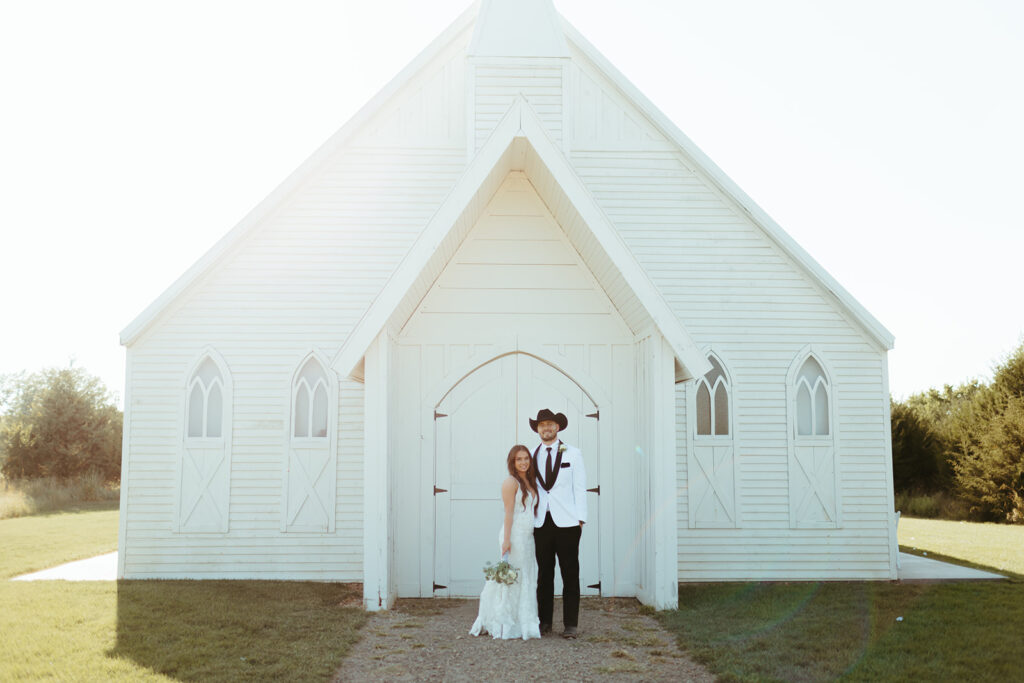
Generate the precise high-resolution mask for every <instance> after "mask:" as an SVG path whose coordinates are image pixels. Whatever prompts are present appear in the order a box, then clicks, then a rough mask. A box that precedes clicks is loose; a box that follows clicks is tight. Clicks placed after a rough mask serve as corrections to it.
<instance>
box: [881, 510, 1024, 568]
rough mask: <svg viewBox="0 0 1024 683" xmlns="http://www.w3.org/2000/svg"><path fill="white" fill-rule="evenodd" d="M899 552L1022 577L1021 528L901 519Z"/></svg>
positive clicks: (1023, 542) (1023, 537) (1023, 536)
mask: <svg viewBox="0 0 1024 683" xmlns="http://www.w3.org/2000/svg"><path fill="white" fill-rule="evenodd" d="M899 541H900V548H901V549H902V550H904V551H906V552H912V553H914V554H917V555H920V554H922V553H924V552H927V553H928V554H929V556H931V555H936V554H937V555H942V556H943V557H944V558H949V559H951V560H953V561H956V562H960V563H961V564H971V565H974V566H979V567H981V568H982V569H991V570H995V571H996V573H998V574H1004V573H1006V572H1013V573H1014V574H1019V575H1022V576H1024V526H1021V525H1016V526H1010V525H1008V524H992V523H987V524H975V523H972V522H951V521H947V520H943V519H917V518H914V517H904V518H903V519H901V520H900V526H899Z"/></svg>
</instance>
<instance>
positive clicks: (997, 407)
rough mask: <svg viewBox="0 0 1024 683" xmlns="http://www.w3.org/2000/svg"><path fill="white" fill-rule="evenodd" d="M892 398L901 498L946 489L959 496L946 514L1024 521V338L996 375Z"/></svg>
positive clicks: (941, 493) (896, 483) (895, 462)
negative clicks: (901, 398)
mask: <svg viewBox="0 0 1024 683" xmlns="http://www.w3.org/2000/svg"><path fill="white" fill-rule="evenodd" d="M891 405H892V456H893V485H894V489H895V491H896V494H897V498H898V499H899V498H900V494H904V495H905V497H904V500H908V498H907V497H906V494H910V495H911V496H913V495H915V494H916V495H923V496H939V497H943V496H945V497H946V498H947V499H948V500H951V501H953V502H954V503H955V504H954V505H953V506H950V507H949V508H947V510H946V514H945V515H942V516H949V517H966V518H968V519H974V520H980V521H992V522H1011V523H1016V524H1021V523H1024V343H1022V344H1021V345H1020V346H1018V347H1017V349H1016V350H1014V351H1013V352H1011V353H1010V354H1009V355H1008V356H1007V357H1006V358H1005V359H1004V360H1003V361H1002V362H1001V363H999V364H998V365H997V366H996V368H995V370H994V372H993V375H992V381H991V382H987V383H986V382H981V381H978V380H972V381H970V382H967V383H964V384H961V385H959V386H956V387H954V386H950V385H946V386H945V387H944V388H943V389H941V390H939V389H929V390H928V391H924V392H921V393H917V394H914V395H912V396H910V397H909V398H907V399H906V400H905V401H893V402H892V404H891ZM937 513H938V514H942V511H937ZM909 514H914V511H910V512H909Z"/></svg>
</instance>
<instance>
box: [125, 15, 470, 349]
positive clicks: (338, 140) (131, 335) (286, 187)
mask: <svg viewBox="0 0 1024 683" xmlns="http://www.w3.org/2000/svg"><path fill="white" fill-rule="evenodd" d="M478 4H479V3H476V2H475V3H473V4H472V5H471V6H470V7H469V8H468V9H466V11H465V12H463V13H462V14H461V15H460V16H459V18H458V19H456V20H455V21H454V22H452V24H451V25H450V26H449V27H448V28H447V29H445V30H444V31H443V32H442V33H441V35H439V36H438V37H437V38H435V39H434V41H433V42H432V43H430V45H428V46H427V47H426V48H424V49H423V51H422V52H420V54H419V55H417V56H416V59H414V60H413V61H412V62H410V63H409V64H408V66H406V67H405V68H404V69H402V70H401V71H400V72H399V73H398V75H397V76H395V77H394V78H393V79H391V81H390V82H389V83H388V84H387V85H385V86H384V87H383V88H382V89H381V90H380V92H378V93H377V94H376V95H375V96H374V97H373V98H372V99H371V100H370V101H369V102H367V103H366V104H365V105H363V107H362V108H361V109H360V110H359V111H358V112H356V114H355V116H353V117H352V118H351V119H350V120H349V121H348V122H347V123H346V124H345V125H344V126H342V127H341V128H340V129H339V130H338V132H336V133H335V134H334V135H332V136H331V137H330V139H328V140H327V142H325V143H324V144H323V145H321V146H320V148H319V149H317V150H316V151H315V152H314V153H313V154H312V155H311V156H310V157H309V158H308V159H306V161H304V162H302V164H301V165H300V166H299V167H298V168H297V169H295V170H294V171H293V172H292V173H291V175H289V176H288V177H287V178H286V179H285V180H284V182H282V183H281V184H280V185H279V186H278V187H277V188H276V189H275V190H274V191H273V192H271V193H270V194H269V195H267V197H266V198H265V199H264V200H263V201H261V202H260V203H259V204H258V205H257V206H256V208H254V209H253V210H252V211H250V212H249V213H248V214H247V215H246V216H245V218H243V219H242V220H241V221H240V222H239V223H238V225H236V226H235V227H234V228H232V229H231V230H230V231H229V232H228V233H227V234H226V235H224V236H223V237H222V238H221V239H219V240H218V241H217V243H216V244H214V245H213V247H211V248H210V250H209V251H207V252H206V253H205V254H203V256H202V257H200V259H199V260H198V261H196V262H195V263H194V264H192V266H191V267H190V268H189V269H188V270H187V271H185V273H184V274H182V275H181V277H179V278H178V279H177V280H175V281H174V283H172V284H171V286H170V287H168V288H167V289H166V290H165V291H164V292H163V294H161V295H160V296H159V297H157V298H156V300H154V301H153V303H151V304H150V305H149V306H147V307H146V309H145V310H144V311H142V313H140V314H139V315H138V316H136V318H135V319H134V320H132V322H130V323H129V324H128V326H127V327H125V328H124V329H123V330H121V344H122V345H124V346H127V345H129V344H131V343H132V342H134V341H135V340H136V339H138V338H139V337H140V336H142V334H143V333H144V332H145V331H146V330H147V329H149V327H150V325H152V324H153V323H154V322H156V320H157V319H158V318H159V317H160V316H161V315H162V314H163V313H164V312H165V311H167V310H168V309H169V308H170V307H171V305H173V304H174V302H175V301H177V300H178V299H179V298H180V297H181V296H182V295H184V294H185V292H187V291H188V290H190V289H191V288H192V287H194V286H195V285H196V284H198V283H199V282H200V281H201V280H202V278H203V277H204V276H205V275H206V274H207V273H209V272H211V271H212V270H213V268H215V267H216V265H217V264H218V263H220V261H221V260H222V259H223V258H225V256H227V254H228V253H229V252H230V251H231V249H233V248H234V247H235V246H236V245H238V244H240V243H241V242H242V241H243V240H244V239H245V237H246V236H247V235H248V234H249V233H250V232H251V231H252V230H254V229H255V228H256V227H257V226H259V225H260V224H261V223H262V221H263V220H264V219H266V218H267V217H268V216H269V215H270V214H272V213H273V212H274V211H275V210H276V209H277V208H278V207H280V206H281V204H283V203H284V202H285V201H287V199H288V197H289V196H290V195H291V193H292V192H294V191H295V190H296V189H298V188H299V187H300V186H301V184H302V183H303V182H305V180H306V179H307V178H308V177H309V176H310V174H312V173H313V172H314V171H316V169H317V168H319V167H320V166H321V165H322V164H324V163H325V162H326V161H328V160H329V159H330V158H331V157H332V156H333V155H334V154H336V153H337V152H338V150H340V149H342V148H343V147H344V146H345V144H346V143H348V142H349V140H350V139H351V138H352V136H354V135H355V134H356V133H357V132H358V131H359V130H360V129H361V128H362V127H363V126H364V125H365V124H366V123H367V122H368V121H370V119H372V118H373V116H374V115H376V114H377V113H378V112H379V111H380V110H381V109H382V108H383V107H384V106H385V105H386V104H387V103H388V102H389V101H390V100H391V98H392V97H394V96H395V95H396V94H397V93H398V92H400V91H401V90H402V88H404V87H405V86H406V85H407V84H408V83H409V82H410V81H412V80H413V79H415V78H416V76H417V75H419V74H420V72H421V71H422V70H423V69H424V68H425V67H426V66H427V65H428V64H430V63H431V62H432V61H433V60H434V59H436V58H437V57H438V56H439V55H440V54H442V53H443V52H444V51H445V50H446V49H448V47H449V46H450V45H451V43H452V42H453V41H454V40H456V39H457V38H458V37H459V36H460V35H461V34H462V33H463V32H464V31H466V30H467V29H469V27H470V26H472V25H473V22H474V21H475V20H476V16H477V10H478Z"/></svg>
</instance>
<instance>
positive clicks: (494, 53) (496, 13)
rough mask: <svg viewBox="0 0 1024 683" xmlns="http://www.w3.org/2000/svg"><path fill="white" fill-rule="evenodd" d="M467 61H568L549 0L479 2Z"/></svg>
mask: <svg viewBox="0 0 1024 683" xmlns="http://www.w3.org/2000/svg"><path fill="white" fill-rule="evenodd" d="M469 56H470V57H568V56H569V48H568V47H567V46H566V43H565V34H564V33H563V32H562V23H561V19H560V18H559V16H558V12H556V11H555V6H554V4H553V3H552V0H481V6H480V14H479V15H478V16H477V20H476V28H475V29H474V31H473V42H472V43H470V46H469Z"/></svg>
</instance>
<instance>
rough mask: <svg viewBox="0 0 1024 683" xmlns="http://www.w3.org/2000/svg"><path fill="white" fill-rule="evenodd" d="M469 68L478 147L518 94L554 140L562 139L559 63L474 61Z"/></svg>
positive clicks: (561, 82) (561, 85)
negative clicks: (470, 70) (477, 62)
mask: <svg viewBox="0 0 1024 683" xmlns="http://www.w3.org/2000/svg"><path fill="white" fill-rule="evenodd" d="M471 68H472V69H473V111H474V117H475V130H476V135H475V141H476V148H477V149H479V148H480V147H481V146H482V145H483V143H484V141H486V140H487V138H488V136H490V134H491V132H492V131H493V130H494V128H495V127H496V126H497V124H498V121H500V120H501V117H502V116H504V115H505V112H507V111H508V109H509V107H510V106H511V105H512V103H513V102H515V100H516V99H517V98H519V97H523V98H525V99H526V101H527V102H529V103H530V106H531V107H533V109H534V111H536V112H537V115H538V116H539V117H540V119H541V121H543V122H544V125H545V128H546V129H547V131H548V134H549V135H550V136H551V138H552V139H553V140H555V141H556V142H559V143H560V142H561V140H562V93H563V67H562V66H561V65H559V64H555V65H543V66H523V65H522V64H507V65H505V64H476V65H474V66H472V67H471Z"/></svg>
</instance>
